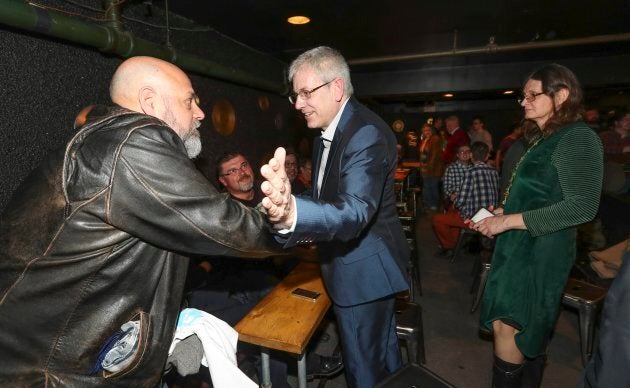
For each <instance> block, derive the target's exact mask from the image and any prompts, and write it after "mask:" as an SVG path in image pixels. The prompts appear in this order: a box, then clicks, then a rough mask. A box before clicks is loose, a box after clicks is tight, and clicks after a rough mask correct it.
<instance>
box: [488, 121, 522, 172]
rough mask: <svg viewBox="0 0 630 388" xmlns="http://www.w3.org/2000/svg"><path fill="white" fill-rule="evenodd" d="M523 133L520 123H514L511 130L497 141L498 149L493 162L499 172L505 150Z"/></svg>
mask: <svg viewBox="0 0 630 388" xmlns="http://www.w3.org/2000/svg"><path fill="white" fill-rule="evenodd" d="M522 135H523V127H522V126H521V123H520V122H519V123H516V124H514V125H513V126H512V132H510V134H509V135H507V136H506V137H504V138H503V139H501V142H500V143H499V149H498V150H497V154H496V156H495V158H494V164H495V167H496V169H497V170H498V171H499V173H501V166H502V165H503V158H504V157H505V154H506V152H507V151H508V150H509V149H510V147H511V146H512V144H514V142H515V141H516V140H518V139H519V138H520V137H521V136H522Z"/></svg>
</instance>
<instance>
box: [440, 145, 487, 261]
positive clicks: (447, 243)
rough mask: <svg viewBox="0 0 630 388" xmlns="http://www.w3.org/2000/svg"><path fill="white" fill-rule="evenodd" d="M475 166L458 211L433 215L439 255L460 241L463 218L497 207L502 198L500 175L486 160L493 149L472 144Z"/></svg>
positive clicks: (465, 182)
mask: <svg viewBox="0 0 630 388" xmlns="http://www.w3.org/2000/svg"><path fill="white" fill-rule="evenodd" d="M470 148H471V151H472V165H471V167H470V168H469V169H468V171H466V174H465V175H464V180H463V181H462V186H461V188H460V190H459V194H457V196H456V198H455V202H454V207H455V209H457V211H451V212H447V213H446V214H436V215H434V216H433V218H432V220H431V221H432V224H433V230H434V231H435V234H436V236H437V238H438V240H439V242H440V247H441V249H440V251H439V252H438V253H437V256H443V257H446V256H450V255H452V253H453V248H455V245H456V244H457V238H458V237H459V231H460V229H462V228H465V227H466V224H464V220H466V219H469V218H470V217H472V216H473V215H474V214H475V213H476V212H477V211H478V210H479V209H481V208H482V207H486V208H487V207H489V206H496V204H497V202H498V197H499V175H498V174H497V170H496V169H494V168H492V167H490V166H488V165H487V164H486V161H487V160H488V155H489V153H490V148H489V147H488V145H487V144H485V143H482V142H475V143H473V144H472V146H471V147H470Z"/></svg>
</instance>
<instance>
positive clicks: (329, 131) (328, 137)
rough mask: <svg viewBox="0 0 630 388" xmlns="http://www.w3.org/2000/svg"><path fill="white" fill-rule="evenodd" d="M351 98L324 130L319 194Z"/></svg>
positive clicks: (318, 180)
mask: <svg viewBox="0 0 630 388" xmlns="http://www.w3.org/2000/svg"><path fill="white" fill-rule="evenodd" d="M348 100H349V98H346V101H344V102H343V104H341V108H340V109H339V112H337V114H336V115H335V117H334V118H333V119H332V121H331V122H330V124H328V126H327V127H326V128H323V130H322V143H323V146H324V151H323V152H322V159H321V160H320V161H319V174H318V176H317V194H318V195H319V192H320V190H321V188H322V181H323V180H324V171H325V170H326V163H327V162H328V152H330V145H331V144H332V141H333V139H334V137H335V132H336V131H337V125H338V124H339V120H341V114H342V113H343V110H344V108H345V107H346V104H347V103H348Z"/></svg>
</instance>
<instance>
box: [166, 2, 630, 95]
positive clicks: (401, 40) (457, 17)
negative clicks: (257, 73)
mask: <svg viewBox="0 0 630 388" xmlns="http://www.w3.org/2000/svg"><path fill="white" fill-rule="evenodd" d="M156 1H164V0H156ZM162 4H164V3H162ZM168 7H169V8H170V10H171V11H172V12H174V13H176V14H179V15H182V16H184V17H187V18H189V19H192V20H194V21H195V22H197V23H199V24H201V25H205V26H210V27H212V28H214V29H216V30H217V31H219V32H221V33H222V34H224V35H227V36H229V37H231V38H233V39H235V40H237V41H239V42H241V43H244V44H245V45H247V46H250V47H251V48H254V49H256V50H258V51H261V52H264V53H268V54H270V55H272V56H274V57H276V58H278V59H281V60H283V61H285V62H287V63H289V62H290V61H291V60H292V59H293V58H294V57H295V56H296V55H298V54H299V53H301V52H303V51H305V50H307V49H309V48H312V47H315V46H318V45H329V46H332V47H335V48H337V49H338V50H340V51H341V53H342V54H343V55H344V56H345V57H346V59H348V61H349V63H350V65H351V69H352V73H353V81H354V83H355V86H357V85H356V84H357V83H358V84H359V87H356V89H357V92H358V93H360V94H363V96H364V97H369V98H371V99H373V100H375V101H378V102H379V103H391V104H396V103H403V102H404V103H405V104H407V105H411V106H413V104H414V103H416V104H422V103H423V101H428V100H430V101H435V100H439V99H440V98H442V97H441V95H442V93H443V92H446V91H455V92H457V96H458V97H459V98H462V96H465V98H467V99H472V100H474V99H486V98H488V96H489V94H490V95H492V96H500V92H502V90H504V89H505V88H516V87H518V86H519V84H520V80H521V79H522V77H523V75H525V74H526V73H527V72H529V71H530V70H532V69H533V68H534V67H535V66H537V65H539V64H541V63H547V62H550V61H556V62H561V63H565V64H567V65H569V66H574V67H575V69H576V72H578V73H579V75H580V77H581V78H582V79H583V83H585V84H586V85H585V86H586V87H587V89H588V90H589V91H590V92H591V93H597V92H598V91H602V90H603V91H604V93H607V92H608V91H609V90H616V91H618V90H622V91H623V90H626V89H628V88H629V87H630V74H629V73H630V70H628V68H629V67H630V56H629V54H630V22H629V20H630V1H627V0H600V1H594V0H485V1H464V0H459V1H458V0H434V1H421V0H415V1H414V0H397V1H372V0H217V1H200V0H176V1H170V2H168ZM296 13H298V14H302V15H306V16H308V17H310V18H311V22H310V23H309V24H306V25H298V26H293V25H289V24H288V23H287V22H286V19H287V17H288V16H290V15H292V14H296ZM601 36H616V37H617V38H618V39H617V41H615V42H602V41H599V40H598V41H597V42H591V43H589V42H587V41H586V39H591V38H592V37H601ZM619 37H621V38H619ZM491 39H492V40H493V42H494V45H490V46H489V43H491ZM565 43H566V44H565ZM545 44H550V45H551V47H546V48H545V47H544V45H545ZM404 56H409V57H404ZM614 62H617V63H614ZM591 72H593V73H594V72H602V73H605V74H607V75H608V76H607V77H605V76H603V75H602V74H593V77H592V79H591V74H590V73H591ZM617 73H622V74H617ZM611 74H615V76H611ZM401 75H402V76H401Z"/></svg>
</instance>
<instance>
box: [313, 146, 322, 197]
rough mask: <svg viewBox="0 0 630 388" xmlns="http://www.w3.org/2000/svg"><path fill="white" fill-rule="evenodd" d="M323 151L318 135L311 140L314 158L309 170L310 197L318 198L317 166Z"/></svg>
mask: <svg viewBox="0 0 630 388" xmlns="http://www.w3.org/2000/svg"><path fill="white" fill-rule="evenodd" d="M323 151H324V147H323V146H322V137H321V136H318V137H317V138H316V139H315V141H314V142H313V155H314V156H315V158H314V160H313V164H312V166H313V167H314V168H313V169H312V170H311V182H312V185H313V189H312V190H311V191H312V193H311V194H312V197H313V198H314V199H317V198H318V193H317V177H319V167H320V163H321V161H322V152H323Z"/></svg>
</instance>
